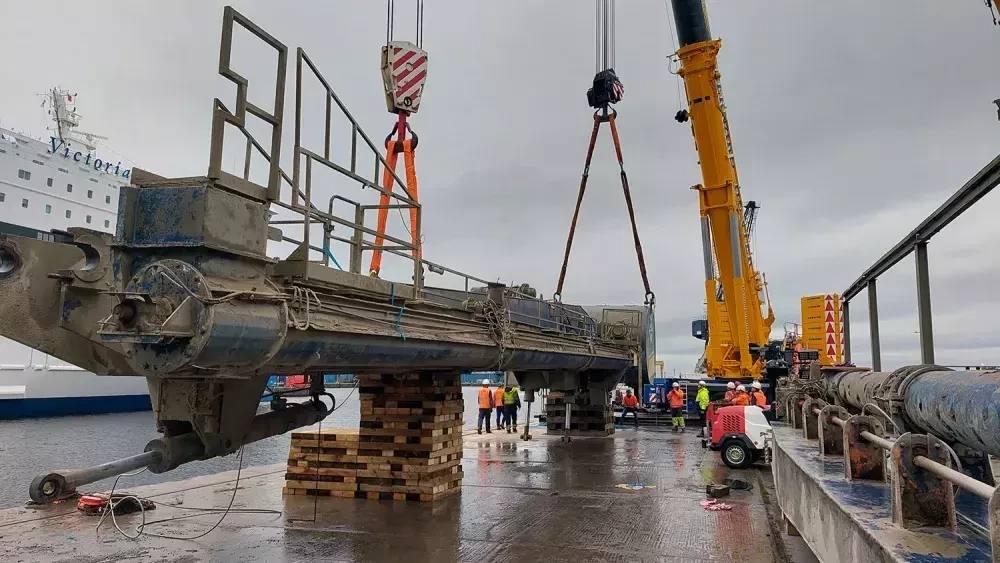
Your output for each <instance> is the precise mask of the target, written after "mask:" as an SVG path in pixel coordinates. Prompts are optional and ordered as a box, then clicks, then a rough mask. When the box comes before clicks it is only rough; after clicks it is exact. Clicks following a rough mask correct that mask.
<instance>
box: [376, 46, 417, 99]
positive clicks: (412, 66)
mask: <svg viewBox="0 0 1000 563" xmlns="http://www.w3.org/2000/svg"><path fill="white" fill-rule="evenodd" d="M426 81H427V51H424V50H423V49H421V48H420V47H417V46H416V45H414V44H413V43H410V42H409V41H390V42H389V43H388V44H387V45H386V46H384V47H382V84H383V85H384V86H385V105H386V108H387V109H388V110H389V113H400V112H405V113H408V114H410V113H416V112H417V110H418V109H419V108H420V98H421V97H422V96H423V93H424V83H425V82H426Z"/></svg>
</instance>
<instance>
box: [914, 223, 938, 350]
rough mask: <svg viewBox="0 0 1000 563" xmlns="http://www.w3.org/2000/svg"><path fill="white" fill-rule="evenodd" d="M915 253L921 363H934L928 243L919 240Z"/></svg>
mask: <svg viewBox="0 0 1000 563" xmlns="http://www.w3.org/2000/svg"><path fill="white" fill-rule="evenodd" d="M915 250H916V252H915V253H914V261H915V262H916V264H917V320H918V322H919V323H920V363H922V364H933V363H934V326H933V321H932V319H931V280H930V271H929V269H928V267H927V243H926V242H918V243H917V245H916V249H915Z"/></svg>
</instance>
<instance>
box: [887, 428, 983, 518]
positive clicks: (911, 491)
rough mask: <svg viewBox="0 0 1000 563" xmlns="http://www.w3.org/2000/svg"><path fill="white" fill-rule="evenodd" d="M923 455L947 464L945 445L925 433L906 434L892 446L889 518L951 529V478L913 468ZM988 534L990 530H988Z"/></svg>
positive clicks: (952, 502) (953, 500) (953, 511)
mask: <svg viewBox="0 0 1000 563" xmlns="http://www.w3.org/2000/svg"><path fill="white" fill-rule="evenodd" d="M917 456H923V457H925V458H927V459H930V460H932V461H936V462H938V463H940V464H941V465H944V466H946V467H951V457H950V455H949V454H948V446H947V445H945V443H944V442H942V441H941V440H939V439H938V438H936V437H934V436H931V435H929V434H911V433H909V432H908V433H906V434H903V435H902V436H900V437H899V438H897V439H896V443H895V444H894V445H893V447H892V452H891V453H890V456H889V457H890V460H891V463H892V477H893V478H892V521H893V523H894V524H897V525H899V526H902V527H904V528H908V529H912V528H923V527H927V526H933V527H939V528H947V529H948V530H952V531H954V530H955V494H954V488H953V485H952V483H951V481H949V480H947V479H943V478H941V477H938V476H937V475H934V474H933V473H931V472H930V471H927V470H925V469H922V468H920V467H917V466H916V465H915V464H914V463H913V460H914V458H915V457H917ZM991 535H992V533H991Z"/></svg>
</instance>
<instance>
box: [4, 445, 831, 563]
mask: <svg viewBox="0 0 1000 563" xmlns="http://www.w3.org/2000/svg"><path fill="white" fill-rule="evenodd" d="M541 432H544V430H543V429H539V430H536V431H535V436H534V439H533V440H532V441H530V442H524V441H521V440H518V439H517V437H516V435H508V434H506V433H498V432H496V431H494V433H493V434H490V435H486V434H484V435H482V436H478V435H476V434H475V433H474V432H473V433H472V434H471V435H467V436H466V437H465V444H464V459H463V469H464V472H465V479H464V486H463V491H462V494H461V495H460V496H456V497H453V498H450V499H447V500H445V501H442V502H439V503H433V504H429V503H428V504H422V503H409V502H392V501H361V500H351V499H336V498H333V499H330V498H325V499H324V498H321V499H319V501H318V502H314V499H313V498H312V497H284V498H283V497H282V496H281V492H280V491H281V486H282V481H283V478H284V467H283V465H272V466H266V467H256V468H251V469H246V470H244V471H243V475H242V478H241V480H240V484H239V491H238V494H237V496H236V501H235V504H234V508H268V509H277V510H281V511H282V512H283V513H282V514H281V515H270V514H250V515H247V514H230V515H229V516H228V517H227V518H226V519H225V521H224V522H223V523H222V525H221V526H219V528H218V529H216V530H215V531H214V532H212V533H211V534H209V535H208V536H206V537H204V538H202V539H199V540H196V541H176V540H164V539H159V538H154V537H148V536H147V537H143V538H141V539H139V540H135V541H133V540H128V539H125V538H123V537H121V536H120V535H119V534H118V533H117V532H116V531H115V530H114V528H113V527H111V525H110V523H106V525H105V526H104V527H102V529H101V531H100V534H96V533H95V526H96V524H97V521H98V518H97V517H96V516H85V515H83V514H80V513H77V512H76V511H75V510H74V509H73V508H72V507H70V506H66V505H54V506H48V507H44V508H37V509H10V510H4V511H0V560H2V561H5V562H10V563H15V562H30V563H46V562H64V561H75V562H80V561H88V562H90V561H93V562H97V561H129V562H135V563H138V562H152V561H170V562H184V563H196V562H203V561H213V562H214V561H245V562H256V561H259V562H268V563H272V562H282V561H306V560H308V561H332V562H349V561H379V562H405V563H420V562H424V561H426V562H435V563H441V562H447V561H476V562H479V561H490V562H506V561H510V562H517V563H524V562H530V561H546V562H560V561H566V562H573V563H587V562H594V563H596V562H615V561H621V562H626V561H627V562H629V563H639V562H647V561H648V562H654V561H655V562H680V561H692V562H698V561H746V562H753V563H758V562H766V561H812V559H811V557H810V556H809V555H808V554H807V556H806V558H805V559H802V558H799V557H795V556H794V555H793V556H792V557H789V556H788V554H790V553H791V554H794V553H796V546H794V545H791V546H786V545H785V544H784V543H783V542H782V540H781V534H776V533H775V531H776V530H777V527H778V521H777V520H776V517H775V515H776V514H778V512H777V507H776V506H773V503H774V500H773V499H774V494H773V493H774V490H773V488H772V487H773V485H772V484H771V479H770V475H769V473H768V472H767V468H766V467H765V468H763V469H762V470H750V471H741V472H734V471H730V470H728V469H726V468H725V467H724V466H722V465H721V463H720V461H719V457H718V454H717V453H714V452H710V451H707V450H703V449H702V448H701V445H700V441H699V439H698V438H697V437H696V436H695V434H694V432H693V431H692V432H689V433H687V434H684V435H676V434H671V433H663V432H655V431H650V430H639V431H635V430H622V431H620V432H618V433H616V434H615V435H614V436H613V437H611V438H590V439H588V438H576V439H574V441H573V442H572V443H569V444H566V443H562V442H560V441H559V440H558V438H555V437H549V436H546V435H544V434H543V433H541ZM249 447H251V448H252V447H253V446H249ZM727 476H740V477H743V478H744V479H748V480H750V481H751V482H752V483H753V484H754V490H753V491H749V492H734V493H733V494H732V495H731V496H730V497H728V498H727V499H725V500H726V502H728V503H731V504H732V505H733V507H734V508H733V510H732V511H730V512H722V511H719V512H708V511H705V510H704V509H703V508H702V507H701V506H699V504H698V503H699V501H700V500H702V499H704V498H705V494H704V486H705V484H706V483H709V482H712V481H719V480H721V479H724V478H725V477H727ZM234 477H235V472H229V473H225V474H219V475H214V476H210V477H201V478H195V479H190V480H186V481H178V482H174V483H166V484H162V485H156V486H150V487H141V488H137V489H134V490H132V492H136V493H138V494H140V495H142V496H144V497H149V498H152V499H154V500H156V501H159V502H168V503H173V504H181V505H184V506H200V507H208V506H211V507H225V506H226V505H227V504H228V502H229V499H230V497H231V495H232V486H233V479H234ZM636 482H643V483H646V484H648V485H652V486H654V487H655V488H646V489H643V490H635V491H632V490H627V489H622V488H618V487H616V485H619V484H622V483H636ZM762 484H763V485H764V488H763V490H764V492H765V493H766V494H765V495H762V494H761V489H762V487H761V485H762ZM123 486H126V487H127V482H125V480H124V479H123ZM768 499H769V500H768ZM768 502H770V503H771V505H769V504H768ZM772 509H773V510H772ZM189 513H190V511H184V510H179V509H175V508H169V507H159V508H157V509H156V510H154V511H152V512H149V513H148V514H147V521H154V520H162V519H166V518H171V517H175V516H181V515H185V514H189ZM218 517H219V515H218V514H217V513H215V514H207V515H204V516H198V517H195V518H188V519H184V520H176V521H173V522H170V523H166V524H153V525H150V526H149V528H148V530H147V531H149V532H152V533H158V534H171V535H177V536H193V535H197V534H200V533H202V532H204V531H205V530H207V529H208V528H209V527H211V526H212V524H214V523H215V522H216V521H217V520H218ZM139 520H140V518H139V516H138V515H129V516H125V517H121V518H119V523H120V524H121V525H122V527H123V529H125V530H126V531H128V532H134V529H135V526H136V525H137V524H138V523H139ZM790 539H792V540H797V538H790ZM802 551H803V550H802V548H801V547H799V548H798V552H802Z"/></svg>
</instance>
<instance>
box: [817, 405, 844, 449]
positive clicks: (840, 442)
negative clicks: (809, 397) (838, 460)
mask: <svg viewBox="0 0 1000 563" xmlns="http://www.w3.org/2000/svg"><path fill="white" fill-rule="evenodd" d="M835 416H836V417H837V418H839V419H841V420H847V419H848V418H850V416H851V415H850V414H849V413H848V412H847V409H845V408H844V407H840V406H837V405H826V406H825V407H823V408H822V409H820V412H819V434H820V439H819V455H821V456H826V455H835V456H842V455H844V429H843V428H841V427H840V426H839V425H837V424H834V423H833V421H832V420H831V419H832V418H833V417H835Z"/></svg>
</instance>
